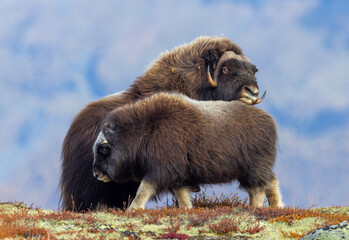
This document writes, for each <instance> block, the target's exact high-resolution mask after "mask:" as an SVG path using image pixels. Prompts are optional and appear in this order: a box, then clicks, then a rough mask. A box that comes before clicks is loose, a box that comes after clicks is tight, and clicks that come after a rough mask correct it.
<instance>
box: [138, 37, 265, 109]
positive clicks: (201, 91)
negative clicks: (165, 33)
mask: <svg viewBox="0 0 349 240" xmlns="http://www.w3.org/2000/svg"><path fill="white" fill-rule="evenodd" d="M256 72H257V69H256V67H255V66H254V65H253V64H251V62H250V60H249V59H248V58H247V57H246V56H245V55H244V54H243V52H242V50H241V49H240V47H239V46H237V45H236V44H234V43H232V42H231V40H229V39H228V38H226V37H199V38H197V39H195V40H194V41H192V42H191V43H189V44H185V45H182V46H179V47H177V48H174V49H173V50H172V51H169V52H165V53H163V54H162V55H161V57H159V58H158V59H157V60H156V61H154V62H153V64H152V66H151V67H150V68H149V69H148V71H146V73H145V74H144V76H142V77H141V78H139V81H138V82H137V83H136V84H134V85H133V87H134V88H135V89H134V94H135V95H137V94H138V95H142V96H148V95H151V94H153V93H154V92H160V91H167V92H180V93H183V94H185V95H187V96H189V97H190V98H193V99H196V100H223V101H232V100H242V101H244V102H246V103H247V104H256V103H259V102H260V101H258V96H259V90H258V84H257V81H256V77H255V73H256ZM138 95H137V96H138ZM261 100H262V99H261Z"/></svg>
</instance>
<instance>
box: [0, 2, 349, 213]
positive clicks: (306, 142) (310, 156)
mask: <svg viewBox="0 0 349 240" xmlns="http://www.w3.org/2000/svg"><path fill="white" fill-rule="evenodd" d="M348 12H349V2H348V1H341V0H332V1H325V0H309V1H302V0H295V1H279V0H269V1H263V2H260V1H256V0H254V1H243V0H236V1H228V0H226V1H224V0H218V1H213V0H212V1H211V0H206V1H203V0H201V1H200V0H193V1H185V0H170V1H160V0H154V1H140V0H137V1H107V0H101V1H98V2H97V1H86V0H85V1H83V0H73V1H46V0H36V1H25V0H4V1H1V2H0V16H1V17H0V19H1V21H0V136H1V137H0V201H25V202H26V203H27V204H31V203H33V204H34V205H35V206H40V207H42V208H50V209H57V208H58V200H59V189H58V181H59V177H60V162H61V159H60V154H61V146H62V142H63V139H64V137H65V134H66V132H67V130H68V128H69V126H70V124H71V122H72V120H73V117H74V116H75V115H76V114H77V113H78V112H79V111H80V110H81V109H82V108H83V107H84V106H85V105H86V104H88V103H89V102H91V101H94V100H97V99H99V98H101V97H103V96H105V95H108V94H112V93H115V92H118V91H122V90H124V89H126V88H128V86H129V85H130V84H131V83H132V82H133V81H134V80H135V79H136V77H137V76H139V75H141V74H142V73H143V72H144V71H145V70H146V69H147V68H148V67H149V66H150V65H151V62H152V61H153V60H154V59H156V58H157V57H158V56H159V54H160V53H161V52H163V51H165V50H170V49H172V48H173V47H175V46H178V45H181V44H183V43H187V42H190V41H192V40H193V39H195V38H196V37H198V36H202V35H210V36H213V35H225V36H226V37H228V38H230V39H231V40H232V41H233V42H235V43H237V44H238V45H239V46H241V48H242V49H243V51H244V53H245V54H246V55H247V56H248V57H249V58H250V60H251V61H252V63H254V64H255V65H256V66H257V67H258V69H259V72H258V73H257V78H258V83H259V87H260V90H261V91H264V90H267V96H266V99H265V100H264V101H263V103H261V104H260V105H258V106H259V107H260V108H263V109H265V110H266V111H268V112H269V113H270V114H272V115H274V116H275V118H276V121H277V122H278V127H279V152H278V157H277V163H276V166H275V172H276V174H277V176H278V178H279V180H280V187H281V191H282V193H283V199H284V202H285V203H286V204H287V205H292V206H294V205H295V206H300V207H309V206H312V205H317V206H332V205H349V174H348V173H349V161H348V156H349V141H348V137H349V95H348V91H349V84H348V80H349V14H348ZM236 186H237V184H235V183H234V184H225V185H213V186H207V187H205V188H204V189H206V191H207V192H208V193H212V192H216V193H217V194H220V193H221V192H224V193H226V194H228V193H230V192H232V193H236V192H237V193H239V195H240V196H241V197H246V196H247V194H245V193H244V192H242V191H241V190H239V189H237V187H236ZM152 204H153V203H151V204H150V206H152Z"/></svg>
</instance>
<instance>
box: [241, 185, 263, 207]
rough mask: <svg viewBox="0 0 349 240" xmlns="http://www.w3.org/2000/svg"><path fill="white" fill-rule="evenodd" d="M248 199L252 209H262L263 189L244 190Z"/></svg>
mask: <svg viewBox="0 0 349 240" xmlns="http://www.w3.org/2000/svg"><path fill="white" fill-rule="evenodd" d="M245 189H246V191H247V193H248V195H249V197H250V206H252V207H262V206H263V202H264V198H265V188H264V187H255V188H245Z"/></svg>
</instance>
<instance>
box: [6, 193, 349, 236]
mask: <svg viewBox="0 0 349 240" xmlns="http://www.w3.org/2000/svg"><path fill="white" fill-rule="evenodd" d="M194 206H195V208H194V209H192V210H183V209H178V208H175V207H166V208H159V209H146V210H138V211H126V212H125V211H122V210H112V209H109V210H105V211H98V212H94V211H89V212H85V213H75V212H69V211H68V212H66V211H58V212H55V211H51V210H44V209H39V208H33V207H32V206H27V205H25V204H23V203H1V204H0V239H4V238H5V239H6V238H7V239H23V238H24V239H268V240H269V239H299V238H301V237H302V236H305V235H306V234H308V233H309V232H311V231H313V230H315V229H319V228H323V227H325V226H330V225H334V224H339V223H342V222H343V221H345V220H348V219H349V206H346V207H330V208H313V209H300V208H294V207H286V208H283V209H273V208H269V207H263V208H250V207H248V206H247V205H246V201H241V200H240V199H238V197H237V196H235V195H233V196H229V197H226V196H221V197H216V196H214V197H211V198H209V197H207V196H204V195H201V196H200V197H196V198H195V199H194Z"/></svg>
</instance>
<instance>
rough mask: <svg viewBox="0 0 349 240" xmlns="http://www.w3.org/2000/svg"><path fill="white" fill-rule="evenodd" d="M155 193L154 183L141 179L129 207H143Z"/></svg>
mask: <svg viewBox="0 0 349 240" xmlns="http://www.w3.org/2000/svg"><path fill="white" fill-rule="evenodd" d="M155 195H156V190H155V187H154V185H152V184H151V183H149V182H148V181H146V180H144V179H143V180H142V182H141V184H140V185H139V188H138V190H137V193H136V197H135V198H134V199H133V201H132V203H131V205H130V207H129V209H144V208H145V205H146V204H147V202H148V201H149V199H150V198H152V197H154V196H155Z"/></svg>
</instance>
